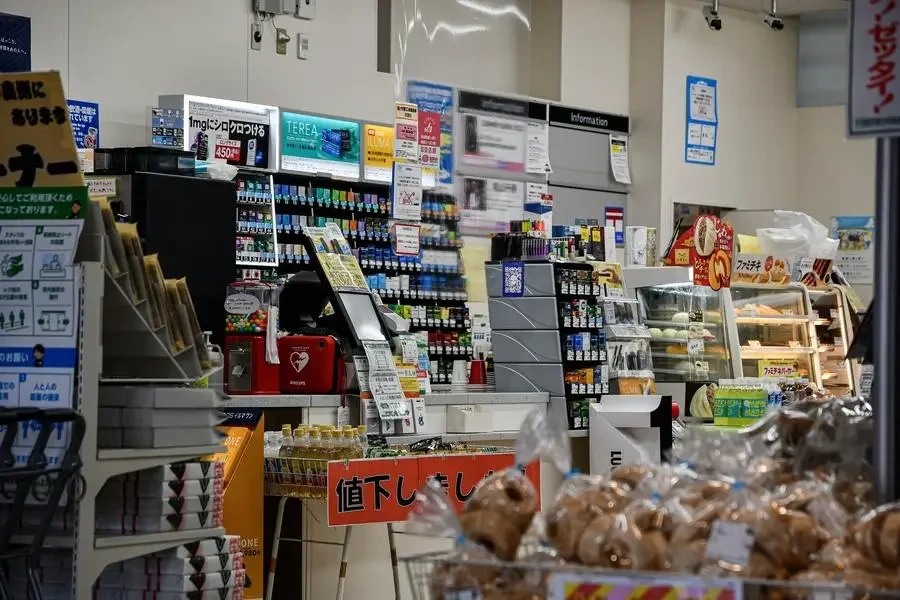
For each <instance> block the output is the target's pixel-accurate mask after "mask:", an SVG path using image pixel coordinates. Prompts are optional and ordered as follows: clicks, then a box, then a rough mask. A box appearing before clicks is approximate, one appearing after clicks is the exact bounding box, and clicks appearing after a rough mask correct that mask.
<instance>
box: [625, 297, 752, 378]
mask: <svg viewBox="0 0 900 600" xmlns="http://www.w3.org/2000/svg"><path fill="white" fill-rule="evenodd" d="M635 292H636V294H637V298H638V302H639V306H640V313H641V320H642V321H643V324H644V325H645V326H647V327H648V329H649V332H650V347H651V357H652V359H653V371H654V373H655V374H656V381H657V382H682V383H687V382H714V381H718V380H719V379H729V378H732V377H734V376H735V374H734V369H733V368H732V362H731V352H730V350H729V346H728V336H727V332H726V322H725V318H724V312H725V311H724V308H725V306H726V303H727V296H726V295H725V294H727V292H716V291H713V290H711V289H710V288H707V287H701V286H695V285H693V284H691V283H674V284H666V285H656V286H649V287H644V288H638V289H636V290H635Z"/></svg>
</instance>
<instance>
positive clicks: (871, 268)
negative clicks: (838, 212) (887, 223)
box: [831, 216, 875, 285]
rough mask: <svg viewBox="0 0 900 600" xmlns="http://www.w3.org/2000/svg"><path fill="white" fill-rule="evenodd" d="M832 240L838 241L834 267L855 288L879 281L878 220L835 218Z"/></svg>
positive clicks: (873, 218)
mask: <svg viewBox="0 0 900 600" xmlns="http://www.w3.org/2000/svg"><path fill="white" fill-rule="evenodd" d="M831 237H832V238H833V239H836V240H838V251H837V256H836V257H835V261H834V264H835V266H836V267H837V268H838V269H840V270H841V273H843V274H844V277H846V278H847V282H848V283H850V284H851V285H856V284H863V285H870V284H872V283H874V281H875V217H871V216H868V217H831Z"/></svg>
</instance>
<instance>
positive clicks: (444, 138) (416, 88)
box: [406, 81, 453, 183]
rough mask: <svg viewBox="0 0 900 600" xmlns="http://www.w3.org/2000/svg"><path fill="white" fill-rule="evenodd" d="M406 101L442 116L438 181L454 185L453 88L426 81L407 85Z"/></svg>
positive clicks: (412, 82)
mask: <svg viewBox="0 0 900 600" xmlns="http://www.w3.org/2000/svg"><path fill="white" fill-rule="evenodd" d="M406 101H407V102H410V103H412V104H415V105H416V106H418V107H419V110H421V111H425V112H435V113H438V114H439V115H441V163H440V171H441V172H440V173H438V181H439V182H440V183H453V88H452V87H450V86H446V85H439V84H437V83H428V82H426V81H410V82H409V83H408V84H407V85H406Z"/></svg>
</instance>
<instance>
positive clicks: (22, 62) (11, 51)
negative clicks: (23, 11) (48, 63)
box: [0, 13, 31, 73]
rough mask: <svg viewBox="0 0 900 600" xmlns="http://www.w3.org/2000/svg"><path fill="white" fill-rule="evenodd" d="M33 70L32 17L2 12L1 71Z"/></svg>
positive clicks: (0, 18)
mask: <svg viewBox="0 0 900 600" xmlns="http://www.w3.org/2000/svg"><path fill="white" fill-rule="evenodd" d="M30 70H31V19H29V18H28V17H20V16H19V15H8V14H6V13H0V73H24V72H26V71H30Z"/></svg>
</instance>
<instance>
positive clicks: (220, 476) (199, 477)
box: [96, 461, 225, 534]
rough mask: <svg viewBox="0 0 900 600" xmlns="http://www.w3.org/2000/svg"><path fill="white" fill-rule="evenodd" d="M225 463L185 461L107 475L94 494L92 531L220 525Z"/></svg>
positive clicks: (176, 529) (129, 530)
mask: <svg viewBox="0 0 900 600" xmlns="http://www.w3.org/2000/svg"><path fill="white" fill-rule="evenodd" d="M224 482H225V479H224V465H223V463H221V462H201V461H197V462H185V463H176V464H172V465H164V466H162V467H155V468H153V469H146V470H144V471H138V472H135V473H128V474H126V475H120V476H118V477H114V478H112V479H110V480H109V481H108V482H107V483H106V485H104V486H103V489H102V490H101V491H100V493H99V494H98V495H97V518H96V526H97V531H100V532H107V533H118V534H134V533H158V532H165V531H184V530H189V529H204V528H209V527H220V526H221V525H222V516H223V513H222V511H223V503H224V485H225V483H224Z"/></svg>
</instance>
